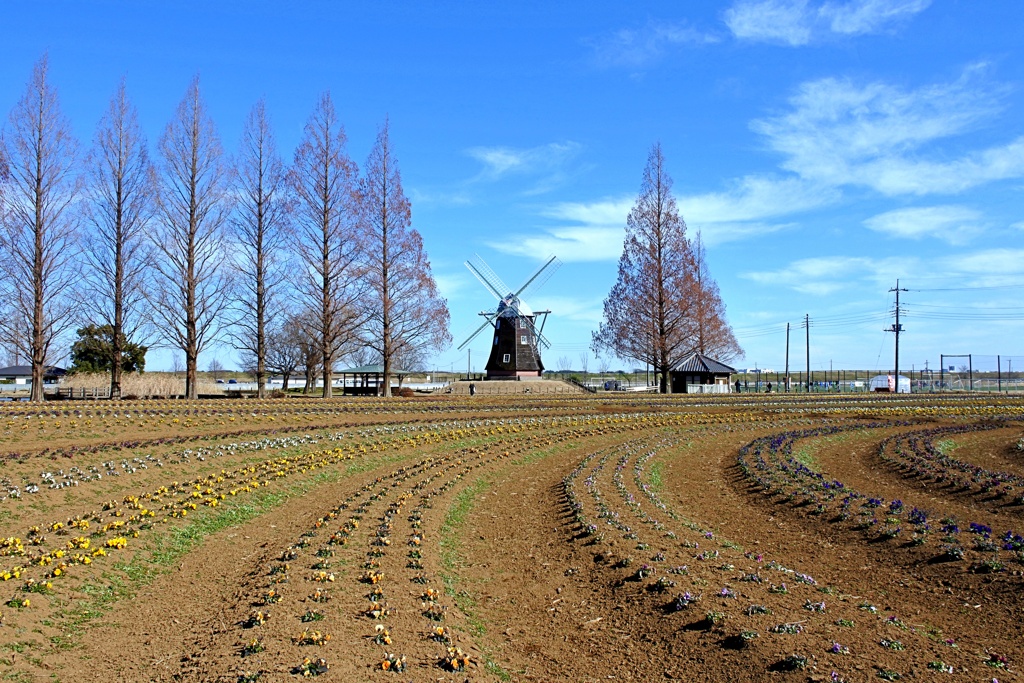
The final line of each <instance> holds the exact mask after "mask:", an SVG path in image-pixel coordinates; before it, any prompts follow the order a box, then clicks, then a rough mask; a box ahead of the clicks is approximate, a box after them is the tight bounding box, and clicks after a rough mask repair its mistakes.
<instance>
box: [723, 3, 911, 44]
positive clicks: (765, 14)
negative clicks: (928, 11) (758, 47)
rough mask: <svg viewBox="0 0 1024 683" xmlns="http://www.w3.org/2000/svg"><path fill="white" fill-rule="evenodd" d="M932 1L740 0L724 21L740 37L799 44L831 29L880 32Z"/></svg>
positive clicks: (861, 32)
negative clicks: (823, 1) (816, 1)
mask: <svg viewBox="0 0 1024 683" xmlns="http://www.w3.org/2000/svg"><path fill="white" fill-rule="evenodd" d="M929 4H931V0H850V1H849V2H845V3H837V2H825V3H820V4H818V3H811V2H808V0H741V1H740V2H738V3H736V4H735V5H733V7H731V8H729V9H728V10H726V12H725V23H726V25H727V26H728V27H729V29H730V30H731V31H732V33H733V35H735V36H736V37H737V38H741V39H746V40H753V41H761V42H769V43H782V44H785V45H790V46H793V47H797V46H801V45H808V44H810V43H812V42H815V41H817V40H820V39H822V38H824V37H826V36H827V35H828V34H830V33H833V34H840V35H863V34H868V33H879V32H881V31H884V30H885V29H887V28H888V27H889V26H890V25H892V24H893V23H895V22H897V21H900V20H903V19H907V18H909V17H911V16H913V15H915V14H917V13H919V12H921V11H923V10H924V9H925V8H927V7H928V5H929Z"/></svg>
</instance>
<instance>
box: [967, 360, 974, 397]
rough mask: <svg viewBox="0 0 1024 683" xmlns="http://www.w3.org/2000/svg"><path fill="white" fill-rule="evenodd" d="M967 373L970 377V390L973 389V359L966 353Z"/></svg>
mask: <svg viewBox="0 0 1024 683" xmlns="http://www.w3.org/2000/svg"><path fill="white" fill-rule="evenodd" d="M967 375H968V376H969V377H970V378H971V391H974V359H973V358H971V354H967Z"/></svg>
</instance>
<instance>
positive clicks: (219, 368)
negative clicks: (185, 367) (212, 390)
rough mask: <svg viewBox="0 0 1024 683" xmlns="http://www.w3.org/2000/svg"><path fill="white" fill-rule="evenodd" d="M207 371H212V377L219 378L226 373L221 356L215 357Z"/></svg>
mask: <svg viewBox="0 0 1024 683" xmlns="http://www.w3.org/2000/svg"><path fill="white" fill-rule="evenodd" d="M206 371H207V372H209V373H210V376H211V377H213V378H214V379H215V380H218V379H220V376H221V375H223V374H224V365H223V364H222V363H221V362H220V359H219V358H216V357H214V358H213V359H212V360H211V361H210V364H209V365H208V366H207V368H206Z"/></svg>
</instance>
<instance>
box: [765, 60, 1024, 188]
mask: <svg viewBox="0 0 1024 683" xmlns="http://www.w3.org/2000/svg"><path fill="white" fill-rule="evenodd" d="M983 72H984V66H983V65H975V66H972V67H970V68H968V69H967V70H965V72H964V74H963V75H962V76H961V77H960V78H958V79H957V80H955V81H953V82H952V83H944V84H938V85H930V86H924V87H921V88H918V89H916V90H904V89H901V88H898V87H895V86H892V85H889V84H885V83H878V82H876V83H868V84H866V85H856V84H854V83H852V82H851V81H849V80H843V79H836V78H826V79H821V80H817V81H811V82H808V83H804V84H803V85H801V86H800V87H799V89H798V90H797V92H796V94H795V95H794V96H793V97H791V98H790V100H789V104H790V107H791V109H790V111H789V112H786V113H783V114H780V115H777V116H774V117H770V118H765V119H760V120H756V121H754V122H752V124H751V127H752V129H753V130H754V131H755V132H757V133H760V134H761V135H763V136H764V138H765V140H766V143H767V146H768V148H769V149H771V150H774V151H776V152H779V153H780V154H782V155H783V156H784V159H783V162H782V166H783V168H785V169H786V170H789V171H792V172H794V173H796V174H797V175H799V176H800V177H801V178H802V179H804V180H806V181H809V182H813V183H819V184H821V185H825V186H832V187H841V186H843V185H860V186H866V187H869V188H872V189H874V190H876V191H878V192H881V193H882V194H886V195H900V194H914V195H924V194H930V193H956V192H961V191H964V190H966V189H969V188H972V187H975V186H977V185H980V184H982V183H986V182H991V181H994V180H1001V179H1006V178H1016V177H1020V176H1022V175H1024V136H1021V137H1017V138H1016V139H1014V140H1012V141H1010V142H1008V143H1004V144H1001V145H997V146H993V147H990V148H988V149H983V150H976V151H971V152H967V153H961V154H960V156H959V157H958V158H952V159H949V158H948V157H949V155H948V153H945V152H944V150H942V149H937V146H938V144H939V143H940V142H942V141H945V140H947V139H949V138H953V137H955V136H961V135H963V134H965V133H968V132H970V131H972V130H974V129H976V128H978V127H980V126H981V125H983V124H985V123H987V122H988V121H989V120H990V119H992V118H993V117H994V116H995V114H996V113H997V112H998V111H999V110H1000V108H1001V105H1000V96H1001V95H1002V94H1003V93H1004V92H1005V89H1002V88H998V87H991V86H989V87H986V85H985V84H984V83H982V81H983V75H982V74H983ZM929 156H931V157H932V158H929Z"/></svg>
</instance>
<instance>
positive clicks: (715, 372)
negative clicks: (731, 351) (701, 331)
mask: <svg viewBox="0 0 1024 683" xmlns="http://www.w3.org/2000/svg"><path fill="white" fill-rule="evenodd" d="M735 372H736V370H735V369H734V368H731V367H729V366H728V365H726V364H725V363H719V362H718V361H717V360H715V359H713V358H708V357H707V356H705V355H704V354H702V353H698V352H696V351H694V352H693V353H691V354H690V355H689V356H687V357H686V358H684V359H683V360H681V361H679V362H678V363H676V364H675V365H674V366H673V367H672V369H671V370H669V377H670V379H671V386H670V387H669V389H670V391H671V393H673V394H728V393H729V392H730V391H731V387H732V385H731V384H730V383H729V378H730V376H731V375H733V374H735Z"/></svg>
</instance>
